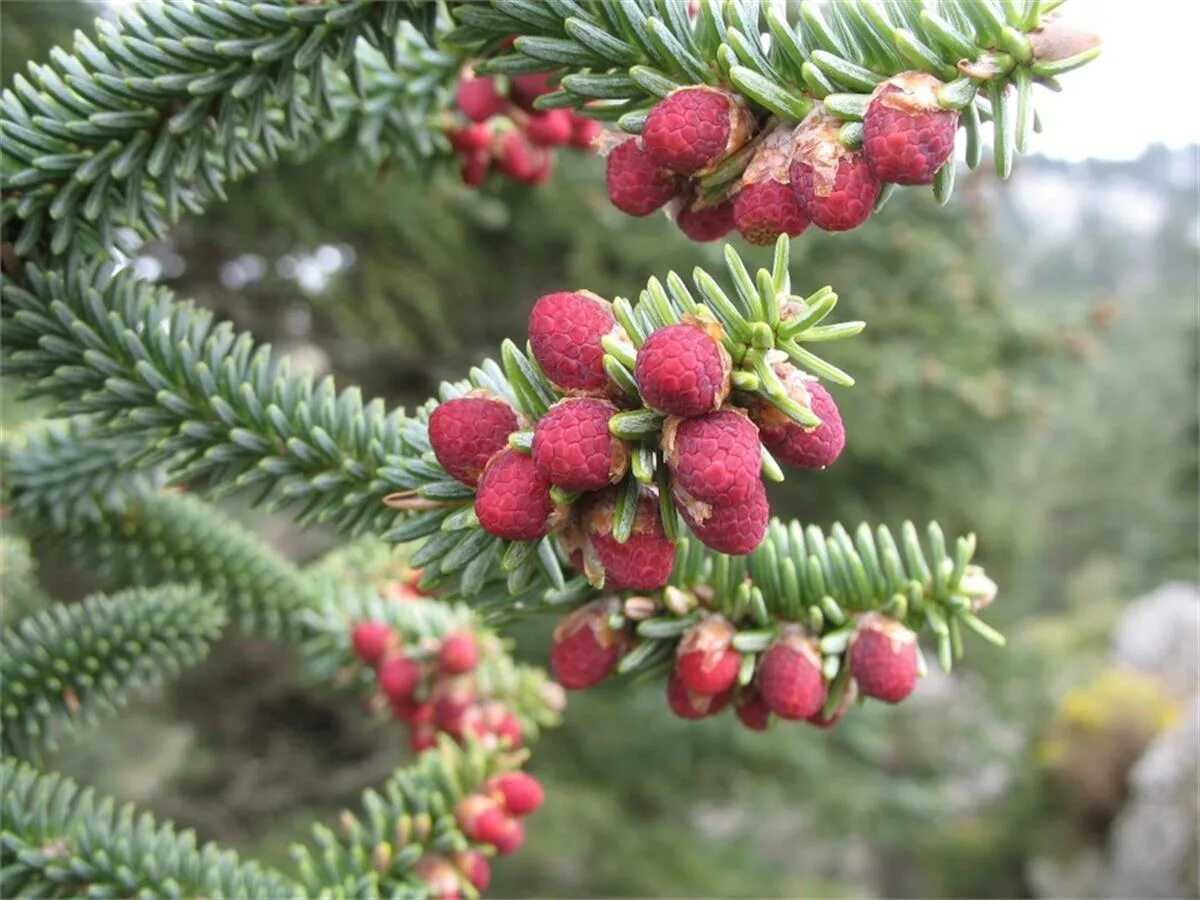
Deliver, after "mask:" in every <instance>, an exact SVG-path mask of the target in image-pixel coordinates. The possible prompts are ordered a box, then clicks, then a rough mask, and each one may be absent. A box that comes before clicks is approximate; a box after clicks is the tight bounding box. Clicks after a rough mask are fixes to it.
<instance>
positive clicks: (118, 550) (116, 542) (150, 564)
mask: <svg viewBox="0 0 1200 900" xmlns="http://www.w3.org/2000/svg"><path fill="white" fill-rule="evenodd" d="M32 525H33V523H32V522H29V523H28V524H27V527H32ZM53 538H54V539H55V543H56V546H57V547H58V549H59V552H62V553H65V554H67V555H68V557H69V558H70V559H73V560H78V561H79V562H80V563H86V564H88V565H90V566H92V567H93V568H94V569H95V570H96V571H97V572H99V573H101V574H102V575H104V576H105V577H107V578H109V579H110V580H112V581H114V582H115V583H118V584H121V585H139V586H150V585H156V584H162V583H164V582H171V581H189V582H190V581H195V582H196V583H198V584H199V585H200V586H201V587H203V588H204V590H205V591H207V592H209V593H210V594H212V595H213V596H215V597H218V598H220V601H221V604H222V606H223V607H224V608H225V609H226V611H227V612H228V615H229V617H230V619H232V620H233V621H235V622H236V623H237V624H238V625H239V626H240V627H241V628H244V629H246V630H247V631H251V632H256V633H260V634H264V635H267V636H270V637H276V638H278V637H285V636H291V637H294V636H296V635H298V634H299V631H300V628H301V626H300V624H299V620H298V616H299V613H300V612H301V611H303V610H305V609H309V608H313V607H315V606H317V605H318V603H319V595H318V594H317V592H316V590H315V589H314V587H313V585H312V584H311V583H310V582H309V581H308V579H305V578H303V577H302V576H301V574H300V572H299V571H298V570H297V569H296V567H295V566H293V565H292V564H291V563H290V562H289V561H288V560H286V559H284V558H283V557H282V556H280V555H278V554H277V553H275V552H274V551H273V550H271V549H270V548H269V547H267V546H266V545H265V544H264V543H263V542H262V540H261V539H259V538H258V537H257V536H256V535H254V534H253V533H251V532H250V531H247V530H246V529H245V528H243V527H242V526H241V525H239V524H238V523H237V522H234V521H233V520H232V519H230V518H228V517H227V516H225V515H224V514H222V513H221V512H220V511H219V510H217V509H215V508H214V507H213V506H212V505H211V504H208V503H205V502H203V501H201V500H199V499H197V498H195V497H192V496H189V495H187V494H180V493H177V492H174V491H168V492H158V493H153V494H148V495H146V496H144V497H139V498H136V499H131V500H129V501H127V502H126V504H125V505H124V508H123V509H105V510H104V515H103V516H102V517H101V518H99V519H94V520H76V521H75V522H73V523H71V524H69V525H68V527H67V528H66V529H65V530H62V531H58V532H57V533H55V534H54V535H53Z"/></svg>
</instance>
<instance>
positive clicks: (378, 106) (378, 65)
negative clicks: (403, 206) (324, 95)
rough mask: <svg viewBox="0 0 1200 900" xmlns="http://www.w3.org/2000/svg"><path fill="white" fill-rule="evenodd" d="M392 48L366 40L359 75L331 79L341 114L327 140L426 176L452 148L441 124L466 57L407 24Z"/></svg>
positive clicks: (358, 57) (377, 163)
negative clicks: (370, 43) (371, 43)
mask: <svg viewBox="0 0 1200 900" xmlns="http://www.w3.org/2000/svg"><path fill="white" fill-rule="evenodd" d="M439 21H441V17H439ZM389 48H390V51H391V52H390V54H385V53H383V52H382V51H380V50H379V49H377V48H375V47H372V46H369V45H367V44H365V43H361V42H360V43H359V45H358V50H357V52H356V53H355V66H354V77H353V79H351V78H350V76H349V75H346V74H344V73H340V72H339V73H337V75H336V76H334V77H331V79H330V96H331V98H332V107H333V113H334V119H333V121H332V123H331V124H329V125H328V126H327V127H325V129H324V130H323V131H322V133H321V135H320V143H322V144H332V145H333V147H334V148H335V150H336V149H340V148H343V147H344V148H345V149H347V150H349V151H350V152H351V153H352V154H354V156H355V157H357V158H358V159H360V160H362V161H363V162H365V163H367V164H368V165H370V166H373V167H377V168H379V167H391V166H398V167H399V168H400V169H401V170H402V171H404V172H406V173H417V174H426V173H427V172H428V170H429V168H430V163H431V162H432V160H434V159H436V158H437V157H439V156H445V155H448V154H449V152H450V147H449V144H448V143H447V141H446V138H445V136H444V135H443V133H442V131H443V129H442V128H440V127H438V126H439V123H440V122H442V121H444V120H445V119H446V117H447V111H448V110H449V108H450V106H451V104H452V102H453V97H454V88H455V86H456V84H457V83H458V74H459V71H460V69H461V68H462V58H461V56H460V55H459V54H455V53H449V52H447V51H445V50H442V49H440V48H439V47H437V46H435V45H434V44H433V43H432V42H431V41H430V40H429V39H428V38H427V37H426V36H425V35H424V34H422V33H421V32H420V31H419V30H418V29H416V28H415V27H413V26H412V25H411V24H409V23H407V22H401V23H400V26H399V28H398V31H397V35H396V38H395V40H394V41H393V42H392V43H391V44H389ZM329 156H330V157H331V158H332V157H334V156H335V152H330V154H329Z"/></svg>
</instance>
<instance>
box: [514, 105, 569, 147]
mask: <svg viewBox="0 0 1200 900" xmlns="http://www.w3.org/2000/svg"><path fill="white" fill-rule="evenodd" d="M573 130H574V123H573V121H572V117H571V111H570V110H569V109H548V110H546V111H545V112H544V113H538V114H537V115H535V116H532V117H531V118H530V119H529V123H528V124H527V125H526V126H525V134H526V135H528V137H529V140H530V141H532V142H533V143H535V144H537V145H538V146H539V147H561V146H563V145H564V144H569V143H570V142H571V134H572V132H573Z"/></svg>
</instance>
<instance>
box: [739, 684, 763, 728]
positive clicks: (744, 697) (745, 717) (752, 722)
mask: <svg viewBox="0 0 1200 900" xmlns="http://www.w3.org/2000/svg"><path fill="white" fill-rule="evenodd" d="M733 711H734V712H735V713H736V714H737V717H738V720H739V721H740V722H741V723H742V724H743V725H744V726H746V728H748V729H750V730H751V731H766V730H767V726H768V725H769V724H770V723H771V708H770V707H769V706H767V701H765V700H764V699H763V698H762V694H760V693H759V692H758V691H757V690H755V689H753V688H749V689H747V690H744V691H742V692H741V693H740V694H738V695H737V697H736V698H734V701H733Z"/></svg>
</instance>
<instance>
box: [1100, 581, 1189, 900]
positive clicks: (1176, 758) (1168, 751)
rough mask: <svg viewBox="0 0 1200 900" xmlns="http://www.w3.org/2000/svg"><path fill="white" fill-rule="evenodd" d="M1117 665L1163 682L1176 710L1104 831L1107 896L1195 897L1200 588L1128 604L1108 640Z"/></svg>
mask: <svg viewBox="0 0 1200 900" xmlns="http://www.w3.org/2000/svg"><path fill="white" fill-rule="evenodd" d="M1113 645H1114V646H1113V655H1114V659H1115V661H1116V663H1117V664H1118V665H1122V666H1128V667H1130V668H1134V669H1137V670H1138V671H1140V672H1144V673H1147V674H1152V675H1156V676H1157V677H1159V678H1161V679H1162V681H1163V683H1164V684H1165V685H1166V686H1167V687H1168V689H1169V690H1170V692H1171V694H1172V695H1173V696H1174V697H1176V698H1177V700H1178V701H1179V703H1180V707H1181V719H1182V721H1181V723H1180V724H1179V725H1178V726H1177V727H1175V728H1172V729H1170V730H1168V731H1165V732H1163V733H1162V734H1160V735H1159V736H1158V737H1157V738H1155V739H1154V741H1153V742H1152V743H1151V744H1150V746H1149V747H1148V748H1147V749H1146V751H1145V753H1143V754H1142V756H1141V758H1140V759H1139V760H1138V761H1137V763H1135V764H1134V767H1133V769H1132V771H1131V772H1130V773H1129V799H1128V801H1127V802H1126V804H1125V806H1124V808H1123V809H1122V810H1121V812H1120V814H1119V815H1118V816H1117V819H1116V821H1114V822H1113V824H1112V828H1111V830H1110V832H1109V874H1108V877H1107V879H1105V881H1106V895H1107V896H1109V897H1139V898H1149V897H1196V896H1200V871H1198V866H1200V853H1198V852H1197V848H1198V847H1200V833H1198V832H1200V829H1198V827H1197V798H1198V796H1200V589H1197V586H1196V585H1193V584H1185V583H1181V582H1173V583H1170V584H1164V585H1163V586H1162V587H1160V588H1158V589H1157V590H1155V591H1153V592H1152V593H1150V594H1147V595H1146V596H1144V597H1142V598H1140V599H1139V600H1136V601H1135V602H1134V603H1132V604H1130V606H1129V608H1128V610H1127V611H1126V612H1125V614H1124V616H1122V618H1121V620H1120V621H1119V622H1118V624H1117V628H1116V631H1115V634H1114V636H1113Z"/></svg>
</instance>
